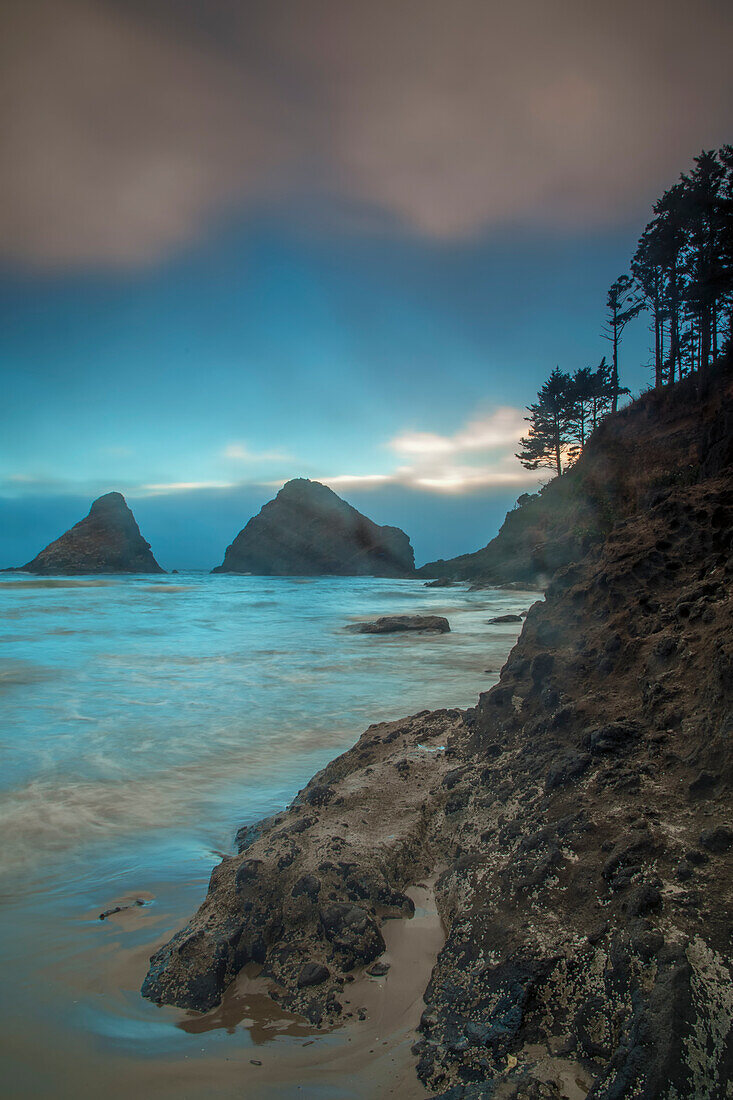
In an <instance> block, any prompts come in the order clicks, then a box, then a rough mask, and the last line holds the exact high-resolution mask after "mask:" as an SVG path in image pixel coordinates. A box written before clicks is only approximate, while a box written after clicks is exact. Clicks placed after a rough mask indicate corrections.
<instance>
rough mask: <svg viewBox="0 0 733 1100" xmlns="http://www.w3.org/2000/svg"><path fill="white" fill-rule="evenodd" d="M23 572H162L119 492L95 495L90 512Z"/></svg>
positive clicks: (23, 567) (23, 568)
mask: <svg viewBox="0 0 733 1100" xmlns="http://www.w3.org/2000/svg"><path fill="white" fill-rule="evenodd" d="M22 570H23V572H25V573H40V574H43V575H53V574H63V575H68V574H83V573H163V572H165V570H163V569H161V568H160V566H159V565H158V563H157V561H156V560H155V558H154V557H153V555H152V553H151V551H150V543H149V542H146V541H145V539H144V538H143V537H142V535H141V534H140V528H139V527H138V525H137V523H136V522H135V517H134V516H133V514H132V512H131V511H130V509H129V508H128V506H127V502H126V501H125V498H124V497H123V495H122V493H106V494H105V495H104V496H102V497H98V498H97V500H95V501H94V503H93V504H92V506H91V508H90V509H89V515H88V516H85V517H84V519H82V520H79V522H78V523H75V524H74V526H73V527H71V528H70V529H69V530H68V531H67V532H66V533H65V534H63V535H61V537H60V538H58V539H56V540H55V541H54V542H51V543H49V545H48V546H47V547H46V548H45V550H41V552H40V554H38V555H37V557H35V558H34V559H33V561H29V562H28V564H27V565H24V566H22Z"/></svg>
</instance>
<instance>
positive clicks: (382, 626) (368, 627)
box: [346, 615, 450, 634]
mask: <svg viewBox="0 0 733 1100" xmlns="http://www.w3.org/2000/svg"><path fill="white" fill-rule="evenodd" d="M346 629H347V630H349V631H351V633H352V634H401V633H404V632H405V631H407V630H413V631H419V632H422V633H427V632H430V633H433V634H447V633H448V632H449V631H450V623H449V622H448V620H447V619H445V618H443V616H442V615H382V617H381V618H379V619H375V620H374V622H369V623H353V624H351V625H350V626H347V628H346Z"/></svg>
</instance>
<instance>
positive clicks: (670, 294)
mask: <svg viewBox="0 0 733 1100" xmlns="http://www.w3.org/2000/svg"><path fill="white" fill-rule="evenodd" d="M631 274H632V277H633V278H632V280H630V282H631V285H632V286H633V289H634V293H635V294H636V295H637V297H638V302H639V303H640V305H641V307H642V308H644V309H647V310H648V311H649V313H650V314H651V317H652V330H653V332H654V381H655V384H656V385H657V386H662V385H665V384H669V383H672V382H674V381H675V380H676V379H677V378H682V377H683V376H684V375H685V374H687V373H689V372H690V371H694V370H705V369H706V368H707V367H708V366H709V365H710V363H711V362H712V361H714V360H715V359H716V358H717V356H718V353H719V351H720V350H721V349H722V347H723V345H725V344H727V343H728V342H729V341H730V340H731V338H732V337H733V145H724V146H723V148H722V149H719V150H718V151H717V152H703V153H701V154H700V155H699V156H698V157H695V166H694V168H693V169H692V171H691V172H689V173H688V174H686V175H682V176H681V177H680V179H679V181H678V182H677V183H675V185H674V186H673V187H670V189H669V190H668V191H666V192H665V193H664V195H662V197H661V199H660V200H659V201H658V202H657V203H656V204H655V206H654V217H653V218H652V220H651V221H650V222H649V224H648V225H647V227H646V229H645V230H644V232H643V233H642V235H641V239H640V241H639V245H638V247H637V249H636V253H635V255H634V258H633V260H632V263H631Z"/></svg>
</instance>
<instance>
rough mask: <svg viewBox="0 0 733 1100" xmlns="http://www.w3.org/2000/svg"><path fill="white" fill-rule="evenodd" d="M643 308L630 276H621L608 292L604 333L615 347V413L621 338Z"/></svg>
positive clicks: (613, 405)
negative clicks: (630, 322)
mask: <svg viewBox="0 0 733 1100" xmlns="http://www.w3.org/2000/svg"><path fill="white" fill-rule="evenodd" d="M643 308H644V303H643V301H642V299H641V297H640V296H639V293H638V291H637V289H636V287H635V285H634V283H633V282H632V281H631V279H630V278H629V276H628V275H619V277H618V279H616V281H615V282H614V283H612V284H611V287H610V289H609V291H608V297H607V298H606V309H607V310H608V316H607V318H606V331H605V332H604V333H603V335H604V337H605V338H606V339H607V340H610V341H611V344H612V346H613V361H612V368H611V379H612V384H613V398H612V406H611V407H612V410H613V412H616V409H617V408H618V399H619V394H620V393H621V386H620V384H619V373H618V349H619V344H620V343H621V336H622V334H623V331H624V329H625V328H626V326H627V325H628V323H629V321H633V320H634V318H635V317H638V316H639V314H640V313H641V311H642V309H643Z"/></svg>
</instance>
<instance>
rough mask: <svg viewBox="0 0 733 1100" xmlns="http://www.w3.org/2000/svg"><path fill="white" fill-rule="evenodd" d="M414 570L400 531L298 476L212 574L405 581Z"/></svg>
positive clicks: (255, 519) (229, 549)
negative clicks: (368, 517)
mask: <svg viewBox="0 0 733 1100" xmlns="http://www.w3.org/2000/svg"><path fill="white" fill-rule="evenodd" d="M414 570H415V556H414V554H413V550H412V547H411V545H410V540H409V538H408V537H407V535H406V534H405V533H404V531H400V529H399V528H398V527H380V526H378V525H377V524H376V523H373V522H372V521H371V520H370V519H367V517H366V516H363V515H362V514H361V512H357V510H356V508H352V507H351V505H350V504H347V503H346V501H345V500H342V499H341V497H339V496H337V495H336V493H334V492H333V491H332V490H331V489H329V488H328V487H327V486H326V485H321V484H320V482H318V481H308V479H307V478H296V479H295V480H293V481H288V482H287V484H286V485H284V486H283V487H282V489H281V490H280V492H279V493H278V494H277V496H276V497H275V499H274V500H271V501H270V502H269V503H268V504H266V505H265V506H264V508H263V509H262V510H261V511H260V512H259V513H258V515H256V516H254V517H253V518H252V519H251V520H250V521H249V523H248V524H247V526H246V527H245V528H244V530H242V531H240V532H239V534H238V535H237V537H236V538H235V540H234V542H233V543H232V544H231V546H229V547H227V551H226V554H225V555H224V561H223V563H222V564H221V565H220V566H219V567H218V568H217V569H214V570H213V572H214V573H255V574H260V575H266V576H273V575H276V576H321V575H325V574H334V575H337V576H342V577H358V576H375V577H405V576H411V575H412V574H413V573H414Z"/></svg>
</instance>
